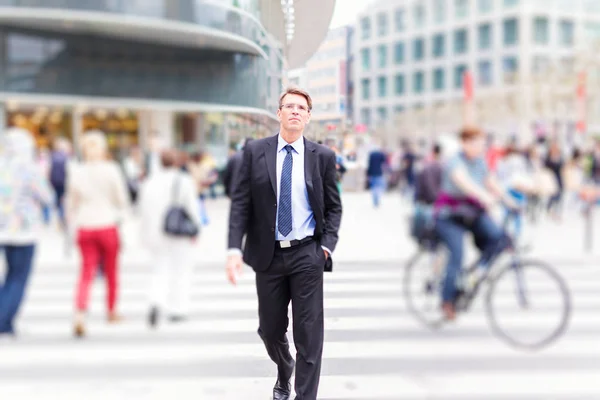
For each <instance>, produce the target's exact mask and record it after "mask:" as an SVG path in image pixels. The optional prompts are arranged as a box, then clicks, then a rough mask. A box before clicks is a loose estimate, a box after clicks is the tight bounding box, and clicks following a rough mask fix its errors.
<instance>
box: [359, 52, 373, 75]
mask: <svg viewBox="0 0 600 400" xmlns="http://www.w3.org/2000/svg"><path fill="white" fill-rule="evenodd" d="M360 58H361V59H362V67H363V71H368V70H369V69H371V50H370V49H362V50H361V51H360Z"/></svg>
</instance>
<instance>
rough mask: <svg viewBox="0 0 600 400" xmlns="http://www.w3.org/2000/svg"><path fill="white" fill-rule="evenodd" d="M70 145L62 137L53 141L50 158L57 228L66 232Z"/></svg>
mask: <svg viewBox="0 0 600 400" xmlns="http://www.w3.org/2000/svg"><path fill="white" fill-rule="evenodd" d="M72 150H73V149H72V147H71V143H70V142H69V140H68V139H66V138H64V137H59V138H57V139H56V140H55V141H54V150H53V151H52V154H51V156H50V184H51V185H52V188H53V189H54V193H55V196H56V197H55V198H56V212H57V215H58V222H59V227H60V229H61V230H63V231H65V232H66V230H67V224H66V220H65V205H64V197H65V189H66V182H67V171H68V163H69V159H70V157H71V154H72Z"/></svg>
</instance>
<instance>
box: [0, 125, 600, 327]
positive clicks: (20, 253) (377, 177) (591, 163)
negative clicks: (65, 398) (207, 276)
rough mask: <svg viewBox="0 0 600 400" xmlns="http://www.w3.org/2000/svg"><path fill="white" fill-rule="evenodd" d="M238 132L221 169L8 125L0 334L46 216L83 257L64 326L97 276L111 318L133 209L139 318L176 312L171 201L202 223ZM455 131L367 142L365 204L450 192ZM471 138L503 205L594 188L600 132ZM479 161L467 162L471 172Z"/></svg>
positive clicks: (184, 275) (178, 259) (183, 276)
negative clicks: (583, 143)
mask: <svg viewBox="0 0 600 400" xmlns="http://www.w3.org/2000/svg"><path fill="white" fill-rule="evenodd" d="M482 137H483V136H482ZM248 140H250V139H248ZM248 140H246V141H245V142H244V143H242V144H240V146H239V148H237V149H236V150H235V151H232V153H231V155H230V158H229V161H228V163H227V165H226V166H225V168H224V169H223V170H222V171H219V170H218V169H217V167H216V165H215V161H214V159H213V158H212V157H211V156H210V154H208V153H205V152H197V153H193V154H189V153H186V152H182V151H177V150H174V149H168V148H161V147H160V146H159V145H158V144H156V143H152V144H151V145H150V148H149V149H147V150H145V151H144V150H142V149H141V148H139V147H132V148H131V149H130V151H129V152H128V154H127V156H126V157H125V158H124V159H123V160H122V161H121V162H117V161H115V160H114V158H113V157H111V154H110V151H109V148H108V145H107V142H106V138H105V135H104V134H103V133H102V132H100V131H90V132H87V133H86V134H84V135H83V137H82V139H81V140H80V142H79V148H78V149H75V148H74V147H73V145H72V144H71V143H70V142H69V141H68V140H67V139H65V138H58V139H57V140H55V142H54V144H53V148H52V151H45V150H40V149H37V148H36V145H35V142H34V140H33V138H32V135H31V134H30V133H29V132H27V131H25V130H23V129H20V128H10V129H8V130H7V131H6V132H5V133H4V135H3V136H1V141H2V144H1V146H0V149H1V150H0V164H1V168H0V248H1V249H2V251H3V252H4V255H5V258H6V266H7V268H6V276H5V278H4V281H3V283H2V285H1V286H0V335H14V334H15V333H16V330H15V322H14V321H15V318H16V315H17V313H18V310H19V306H20V304H21V301H22V299H23V297H24V293H25V290H26V287H27V282H28V279H29V275H30V273H31V270H32V265H33V260H34V254H35V249H36V244H37V241H38V240H39V236H38V232H39V231H40V227H42V226H43V225H48V226H50V227H51V229H54V227H53V225H52V224H53V223H56V229H58V230H59V231H60V232H62V234H63V235H64V236H65V244H66V245H65V250H66V251H70V250H71V247H72V245H73V244H76V247H77V249H78V250H79V254H80V255H81V268H80V272H79V278H78V280H77V284H76V288H75V299H74V320H73V332H74V335H75V336H76V337H83V336H85V335H86V334H87V323H86V316H87V314H88V308H89V296H90V288H91V285H92V283H93V282H94V279H95V278H96V277H97V276H98V275H100V276H102V277H103V278H104V281H105V282H106V286H107V298H106V310H107V314H106V315H107V321H108V322H109V323H118V322H119V321H121V320H122V316H121V315H120V314H119V312H118V303H119V302H118V298H119V296H118V293H119V279H118V277H119V261H118V260H119V254H120V252H121V251H122V239H121V237H120V235H121V232H120V227H121V225H122V223H123V219H124V218H125V216H126V215H127V214H128V213H135V214H136V215H137V217H138V218H139V220H140V222H141V224H140V225H141V228H140V238H141V240H142V242H143V244H144V245H145V247H146V248H147V249H149V251H150V252H151V256H152V260H154V261H155V262H153V265H152V272H151V276H149V277H148V279H149V283H148V323H149V324H150V326H152V327H155V326H156V325H157V324H158V323H159V321H161V319H162V317H165V318H167V319H169V320H170V321H173V322H177V321H182V320H185V319H186V318H187V316H188V314H189V307H190V296H191V286H190V285H191V274H192V271H193V260H194V256H193V250H194V244H195V243H196V240H197V238H195V237H194V238H189V237H173V236H172V235H168V234H167V233H165V229H164V224H165V215H166V214H167V212H168V211H169V208H170V207H172V206H173V205H174V204H177V205H179V206H180V207H181V208H182V209H183V210H185V212H186V213H187V215H189V216H190V220H191V221H193V223H195V224H197V225H198V227H201V226H205V225H207V224H209V223H210V218H209V215H208V212H207V208H206V203H205V202H206V200H207V199H209V198H214V197H215V196H216V190H215V187H216V185H217V184H218V183H220V184H222V185H223V189H224V194H225V195H227V196H229V195H230V194H231V192H232V190H233V187H234V185H235V176H236V174H237V170H239V168H240V167H241V161H242V151H243V148H244V146H245V145H246V144H247V143H248ZM461 140H462V139H461V138H457V140H456V143H452V142H448V141H439V142H437V143H431V144H430V145H429V146H426V145H425V144H423V143H411V142H410V141H403V142H402V143H401V145H400V146H399V148H398V149H385V148H384V147H383V146H381V145H380V144H378V142H377V140H373V141H372V142H371V147H370V150H369V151H368V152H366V153H365V155H366V163H365V168H364V170H361V171H362V172H361V173H363V174H364V175H365V181H366V185H365V186H363V187H365V188H366V189H368V190H370V191H371V193H372V202H373V206H374V207H376V208H378V207H380V206H381V203H382V195H383V194H384V193H385V192H386V191H392V190H395V191H398V193H400V194H401V196H402V197H403V198H405V199H407V200H409V201H410V202H411V203H413V204H415V208H416V209H417V210H423V209H426V208H420V207H421V206H423V205H424V206H425V207H431V206H432V205H433V204H435V202H436V201H438V200H439V197H440V192H441V191H443V190H444V185H446V190H448V189H449V190H450V191H452V190H453V189H452V188H453V185H454V184H448V183H444V180H445V179H446V180H447V178H445V176H446V175H447V174H448V170H449V168H450V167H449V166H450V165H454V164H456V163H457V162H456V154H461V153H464V152H465V151H466V150H465V148H464V146H463V145H464V143H462V145H461V143H460V142H461ZM480 142H481V143H482V145H481V154H480V155H478V157H480V158H481V159H482V160H484V161H482V162H483V163H484V164H485V171H486V172H485V173H486V174H487V173H488V172H489V174H491V175H493V176H494V178H495V179H496V180H497V181H498V184H499V185H500V186H501V187H502V188H503V190H504V191H505V192H506V193H508V195H509V196H510V201H511V202H513V204H518V205H519V206H522V207H526V209H527V211H528V215H529V217H530V218H531V219H533V220H535V219H536V218H538V217H539V215H540V213H542V212H546V213H547V214H548V215H549V216H550V217H551V218H552V219H554V220H556V221H560V219H561V217H562V210H563V209H564V208H565V207H575V206H582V205H590V204H593V203H594V201H595V199H596V198H597V196H596V193H597V190H596V187H597V186H598V185H600V140H598V141H595V142H594V145H593V146H591V147H585V148H584V147H582V148H576V147H573V146H571V147H565V146H561V144H560V142H559V141H556V140H538V141H536V142H535V143H532V144H529V145H521V144H520V143H518V142H517V141H516V140H514V139H512V140H509V141H507V142H506V143H505V144H504V145H502V146H499V145H497V144H496V143H495V141H494V140H493V138H492V137H488V138H487V140H486V141H483V139H482V140H481V141H480ZM320 144H322V145H324V146H327V147H329V148H330V149H332V150H333V151H334V152H335V153H336V156H337V157H336V162H337V165H336V168H337V181H338V188H339V191H340V192H342V188H343V187H344V179H345V177H346V174H347V172H348V170H349V167H348V164H352V163H355V161H356V157H357V156H356V154H355V153H353V154H351V155H349V154H343V153H342V151H340V148H341V147H342V146H341V144H340V143H338V142H337V141H336V140H334V139H327V140H325V141H324V142H321V143H320ZM461 146H462V147H461ZM453 160H454V161H453ZM466 165H470V164H466ZM481 168H483V167H481ZM481 168H480V167H469V170H470V171H472V172H473V171H475V172H473V173H474V174H475V176H477V174H478V173H480V172H477V171H479V170H481V171H483V169H481ZM481 174H483V172H481ZM477 179H479V178H477ZM483 201H485V199H484V200H483ZM398 206H400V205H398ZM522 223H523V222H522V220H521V218H520V217H519V218H517V219H515V221H514V230H515V232H519V231H520V230H521V226H522ZM442 225H443V223H442V224H441V225H440V226H442ZM448 292H451V289H448ZM448 296H450V295H448Z"/></svg>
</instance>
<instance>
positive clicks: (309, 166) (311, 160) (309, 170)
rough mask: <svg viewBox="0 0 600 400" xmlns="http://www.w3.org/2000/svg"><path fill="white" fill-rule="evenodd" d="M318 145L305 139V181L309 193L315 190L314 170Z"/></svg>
mask: <svg viewBox="0 0 600 400" xmlns="http://www.w3.org/2000/svg"><path fill="white" fill-rule="evenodd" d="M316 146H317V145H316V144H314V143H313V142H310V141H308V140H306V139H304V181H305V182H306V187H307V188H308V191H309V193H311V194H312V190H313V182H312V181H313V172H314V170H315V166H316V165H317V153H316V152H315V151H316V150H317V147H316Z"/></svg>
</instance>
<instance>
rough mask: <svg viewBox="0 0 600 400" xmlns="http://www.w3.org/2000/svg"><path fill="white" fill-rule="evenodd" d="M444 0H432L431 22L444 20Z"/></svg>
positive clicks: (439, 23)
mask: <svg viewBox="0 0 600 400" xmlns="http://www.w3.org/2000/svg"><path fill="white" fill-rule="evenodd" d="M446 2H447V0H434V2H433V22H434V23H435V24H437V25H441V24H443V23H444V22H446Z"/></svg>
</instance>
